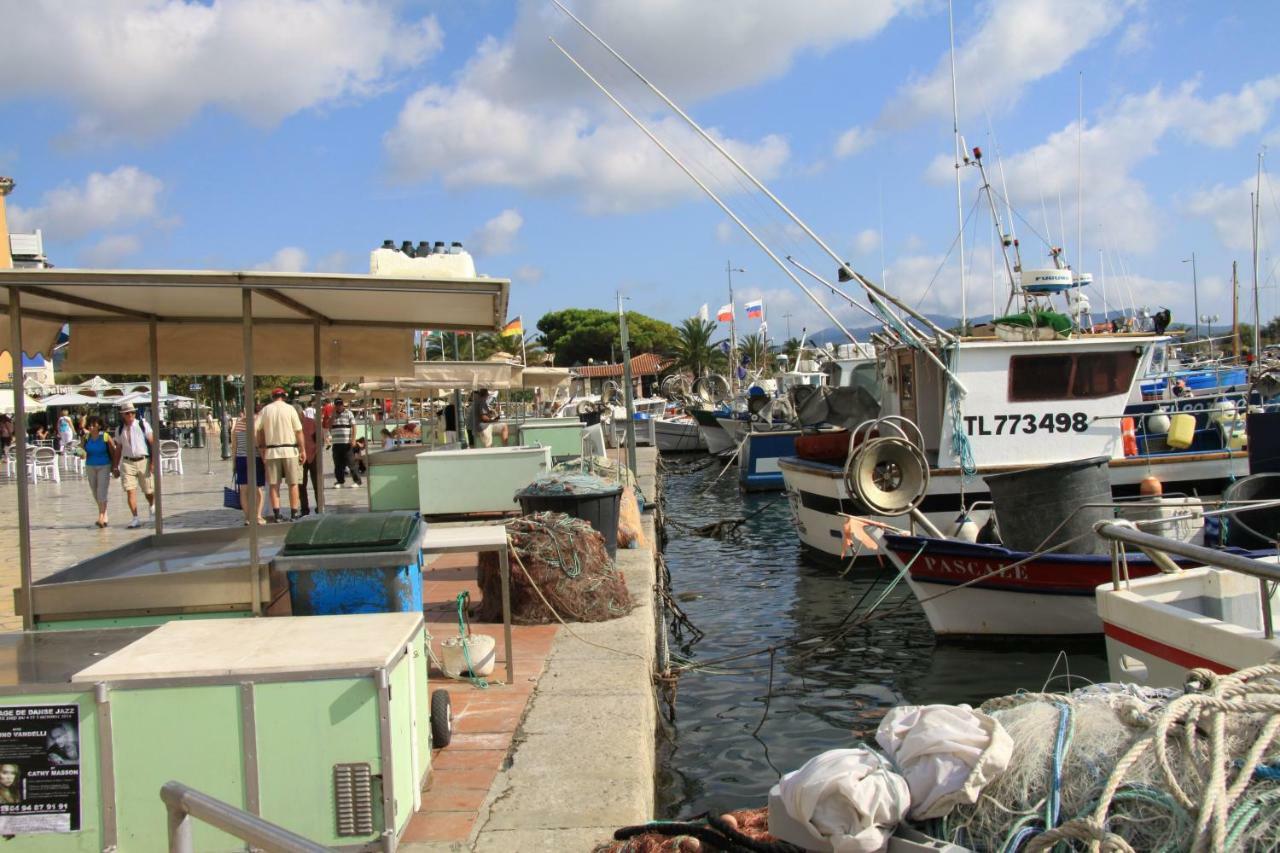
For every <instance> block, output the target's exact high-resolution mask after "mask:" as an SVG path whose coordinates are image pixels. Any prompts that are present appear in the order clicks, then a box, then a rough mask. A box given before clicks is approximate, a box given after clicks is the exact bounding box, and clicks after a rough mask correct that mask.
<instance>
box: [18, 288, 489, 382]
mask: <svg viewBox="0 0 1280 853" xmlns="http://www.w3.org/2000/svg"><path fill="white" fill-rule="evenodd" d="M11 287H17V288H19V290H20V291H21V294H22V295H21V298H22V314H23V326H22V330H23V344H24V348H25V349H26V350H27V352H28V353H29V354H32V353H35V352H50V351H51V350H52V347H53V343H54V341H55V340H56V338H57V334H58V331H59V330H60V329H61V327H62V326H63V325H64V324H67V323H69V324H70V326H71V343H70V345H69V346H68V348H67V350H68V354H67V362H66V365H65V369H66V370H68V371H70V372H80V373H145V372H147V371H148V370H149V369H150V367H149V360H148V348H147V346H146V341H147V326H148V323H149V321H150V320H152V319H153V318H154V319H155V320H156V323H157V339H158V343H159V347H160V359H159V360H160V364H161V369H162V370H163V372H164V373H166V374H170V375H172V374H215V373H236V372H239V370H240V369H241V367H242V365H243V346H242V338H241V334H242V325H241V324H242V321H243V304H242V294H243V293H244V292H245V291H248V292H250V293H251V294H252V295H253V298H252V313H251V316H252V318H253V328H254V332H255V334H254V369H255V372H257V373H287V374H304V375H305V374H311V373H314V372H315V364H314V353H315V347H314V331H315V329H316V327H317V326H318V327H319V329H320V357H321V371H322V373H323V374H324V375H325V376H332V377H335V378H336V377H340V376H360V375H365V374H370V373H372V374H375V375H376V374H381V375H395V374H407V373H408V372H409V371H410V370H411V365H412V353H413V332H414V331H415V330H418V329H447V330H450V331H469V332H491V331H496V330H498V329H500V328H501V326H502V324H503V322H504V321H505V319H506V310H507V297H508V293H509V289H510V282H509V281H507V280H506V279H494V278H468V279H461V278H458V279H418V278H400V277H394V276H372V275H332V274H320V273H279V272H223V271H207V270H199V271H186V270H178V271H172V270H74V269H16V270H0V298H2V299H3V300H4V301H3V303H0V312H2V313H4V314H6V315H7V314H8V301H9V298H8V293H9V292H10V291H9V290H8V288H11ZM0 348H3V349H8V348H9V324H8V323H3V322H0Z"/></svg>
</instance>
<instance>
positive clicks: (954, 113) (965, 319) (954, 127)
mask: <svg viewBox="0 0 1280 853" xmlns="http://www.w3.org/2000/svg"><path fill="white" fill-rule="evenodd" d="M951 7H952V0H947V29H948V32H949V35H950V37H951V131H952V136H953V137H954V139H953V141H954V144H955V157H956V162H955V166H956V221H957V222H959V223H960V331H961V333H962V334H963V333H964V331H965V330H966V329H967V328H968V327H969V307H968V299H967V296H966V294H965V268H964V192H963V189H962V187H961V183H962V182H961V180H960V158H961V157H962V156H963V157H964V159H965V162H966V163H967V162H968V159H969V158H968V156H967V154H966V152H965V146H964V143H963V142H962V141H961V140H960V102H959V100H958V98H957V97H956V21H955V15H954V13H953V12H952V8H951Z"/></svg>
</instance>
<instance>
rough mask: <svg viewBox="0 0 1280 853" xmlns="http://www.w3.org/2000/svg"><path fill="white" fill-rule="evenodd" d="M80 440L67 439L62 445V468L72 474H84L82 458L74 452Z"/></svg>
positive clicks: (78, 446) (77, 448)
mask: <svg viewBox="0 0 1280 853" xmlns="http://www.w3.org/2000/svg"><path fill="white" fill-rule="evenodd" d="M79 449H80V442H78V441H68V442H66V443H65V444H63V445H62V470H63V471H70V472H71V473H73V474H84V459H83V458H82V457H81V456H80V455H79V454H77V453H76V451H77V450H79Z"/></svg>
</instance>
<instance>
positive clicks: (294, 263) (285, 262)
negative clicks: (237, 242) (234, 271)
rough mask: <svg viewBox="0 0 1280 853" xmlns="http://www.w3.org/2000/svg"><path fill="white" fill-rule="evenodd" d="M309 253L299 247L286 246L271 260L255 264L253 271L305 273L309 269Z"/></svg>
mask: <svg viewBox="0 0 1280 853" xmlns="http://www.w3.org/2000/svg"><path fill="white" fill-rule="evenodd" d="M307 260H308V259H307V253H306V251H304V250H303V249H299V248H298V247H297V246H285V247H284V248H282V249H279V250H277V251H276V253H275V254H274V255H272V256H271V257H270V258H269V259H267V260H265V261H263V262H262V263H259V264H254V265H253V269H255V270H265V271H269V272H304V271H306V269H307Z"/></svg>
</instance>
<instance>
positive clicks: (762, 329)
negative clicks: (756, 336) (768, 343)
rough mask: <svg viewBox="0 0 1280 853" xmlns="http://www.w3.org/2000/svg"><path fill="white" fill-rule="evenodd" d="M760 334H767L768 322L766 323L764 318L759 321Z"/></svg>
mask: <svg viewBox="0 0 1280 853" xmlns="http://www.w3.org/2000/svg"><path fill="white" fill-rule="evenodd" d="M760 334H762V335H768V334H769V324H768V323H766V322H765V321H764V320H761V321H760Z"/></svg>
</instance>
